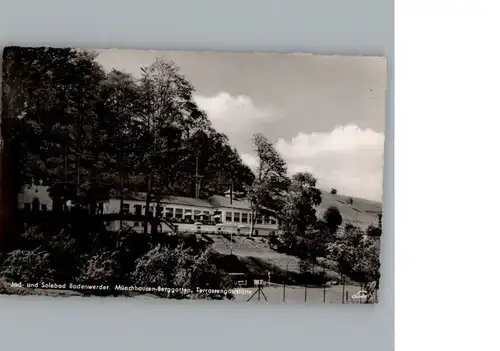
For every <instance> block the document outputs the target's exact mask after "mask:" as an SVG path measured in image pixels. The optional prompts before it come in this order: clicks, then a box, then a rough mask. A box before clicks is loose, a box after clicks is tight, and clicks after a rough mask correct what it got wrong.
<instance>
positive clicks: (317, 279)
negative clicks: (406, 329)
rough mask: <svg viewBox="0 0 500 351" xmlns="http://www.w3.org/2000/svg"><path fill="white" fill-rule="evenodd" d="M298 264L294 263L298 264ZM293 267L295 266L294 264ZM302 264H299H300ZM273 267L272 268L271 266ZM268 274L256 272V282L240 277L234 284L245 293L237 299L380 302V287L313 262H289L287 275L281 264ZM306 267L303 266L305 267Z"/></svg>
mask: <svg viewBox="0 0 500 351" xmlns="http://www.w3.org/2000/svg"><path fill="white" fill-rule="evenodd" d="M296 264H297V263H295V265H296ZM291 266H292V267H291ZM299 266H300V263H299ZM270 268H271V267H270ZM272 268H273V269H272V270H269V271H268V272H267V277H266V276H265V274H261V275H260V276H259V275H258V274H256V275H253V276H254V277H258V279H253V281H251V280H250V281H249V280H248V279H247V280H239V281H235V283H236V284H235V285H236V286H238V287H242V288H245V291H246V292H247V293H246V294H242V295H236V296H235V298H236V300H240V301H241V300H244V301H247V302H269V303H277V302H281V303H294V304H296V303H308V304H309V303H320V304H328V303H335V304H363V303H374V302H378V296H377V290H376V289H374V288H363V287H362V286H361V284H357V283H354V282H349V281H346V279H343V277H342V278H341V277H339V279H336V280H335V279H334V276H335V275H337V276H338V274H337V273H335V272H332V271H328V270H327V269H326V268H323V267H320V266H317V265H314V266H310V267H308V269H300V268H301V267H293V265H291V264H290V263H288V264H287V265H286V268H285V271H284V274H283V270H282V269H281V268H280V267H279V266H278V265H273V267H272ZM302 268H303V267H302Z"/></svg>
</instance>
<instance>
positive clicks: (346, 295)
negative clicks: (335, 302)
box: [345, 291, 349, 303]
mask: <svg viewBox="0 0 500 351" xmlns="http://www.w3.org/2000/svg"><path fill="white" fill-rule="evenodd" d="M345 302H346V303H349V291H346V292H345Z"/></svg>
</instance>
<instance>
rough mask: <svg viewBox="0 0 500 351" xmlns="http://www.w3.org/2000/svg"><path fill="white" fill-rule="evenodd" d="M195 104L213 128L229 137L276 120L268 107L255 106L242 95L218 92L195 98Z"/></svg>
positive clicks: (271, 109)
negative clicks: (205, 115) (204, 113)
mask: <svg viewBox="0 0 500 351" xmlns="http://www.w3.org/2000/svg"><path fill="white" fill-rule="evenodd" d="M194 100H195V102H196V104H197V105H198V106H199V107H200V108H201V109H202V110H204V111H205V112H206V113H207V115H208V118H209V119H210V120H211V121H212V124H213V125H214V127H215V128H216V129H217V130H218V131H221V132H223V133H226V134H227V135H228V136H229V137H231V136H232V135H237V134H240V133H252V128H254V127H255V126H258V125H262V123H263V122H264V123H265V122H270V121H272V120H274V119H276V118H278V117H279V116H278V113H277V111H276V110H275V109H273V108H272V107H270V106H256V105H255V104H254V102H253V101H252V99H251V98H249V97H248V96H244V95H238V96H231V95H230V94H228V93H226V92H220V93H218V94H216V95H213V96H208V97H207V96H201V95H198V96H195V97H194Z"/></svg>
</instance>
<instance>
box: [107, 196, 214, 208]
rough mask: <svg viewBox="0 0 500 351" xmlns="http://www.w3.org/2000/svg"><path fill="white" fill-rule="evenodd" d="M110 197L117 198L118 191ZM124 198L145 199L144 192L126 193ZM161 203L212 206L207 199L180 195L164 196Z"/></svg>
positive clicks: (153, 200) (153, 201)
mask: <svg viewBox="0 0 500 351" xmlns="http://www.w3.org/2000/svg"><path fill="white" fill-rule="evenodd" d="M111 197H112V198H115V199H116V198H119V197H120V194H119V192H112V193H111ZM124 199H125V200H135V201H146V193H126V194H125V195H124ZM156 201H157V200H156V199H152V200H151V202H152V203H155V202H156ZM160 201H161V202H163V203H169V204H172V205H184V206H194V207H208V208H212V207H213V206H212V204H211V203H210V201H209V200H207V199H196V198H193V197H182V196H166V197H164V198H162V199H161V200H160Z"/></svg>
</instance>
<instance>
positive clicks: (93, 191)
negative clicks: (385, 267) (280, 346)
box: [0, 47, 387, 305]
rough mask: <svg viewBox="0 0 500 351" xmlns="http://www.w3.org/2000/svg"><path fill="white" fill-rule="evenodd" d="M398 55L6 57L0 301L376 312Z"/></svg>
mask: <svg viewBox="0 0 500 351" xmlns="http://www.w3.org/2000/svg"><path fill="white" fill-rule="evenodd" d="M386 85H387V63H386V59H385V57H368V56H342V55H312V54H270V53H223V52H220V53H217V52H201V51H200V52H195V51H193V52H180V51H165V52H160V51H139V50H118V49H109V50H87V49H76V48H51V47H33V48H30V47H7V48H5V49H4V50H3V58H2V113H1V116H2V120H1V131H2V143H1V146H2V147H1V148H0V152H1V158H0V162H1V163H0V167H1V172H0V180H1V183H0V184H1V186H0V215H1V222H0V223H1V224H0V294H5V295H42V296H54V297H68V298H71V296H88V297H92V298H105V299H111V298H113V297H114V298H132V299H136V298H144V297H148V298H153V299H162V298H163V299H174V300H187V299H196V300H207V301H208V300H212V301H213V300H219V301H221V303H261V304H283V303H284V304H322V305H329V304H372V303H376V302H378V294H377V292H378V289H379V279H380V261H379V254H380V240H381V238H382V237H383V236H382V232H383V230H382V215H383V214H382V197H383V184H382V183H383V163H384V139H385V118H386V117H385V116H386Z"/></svg>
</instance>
